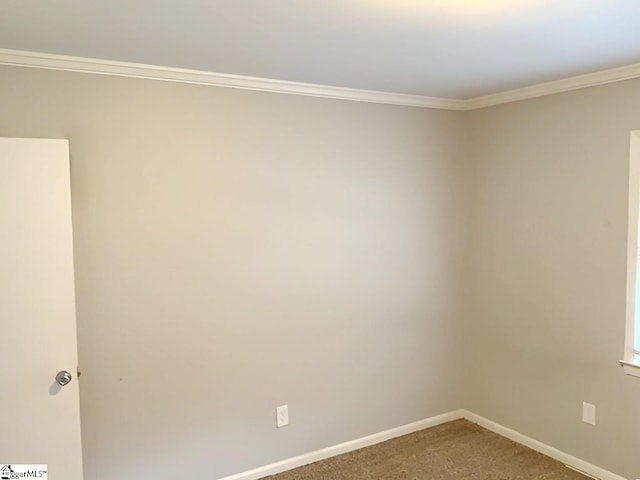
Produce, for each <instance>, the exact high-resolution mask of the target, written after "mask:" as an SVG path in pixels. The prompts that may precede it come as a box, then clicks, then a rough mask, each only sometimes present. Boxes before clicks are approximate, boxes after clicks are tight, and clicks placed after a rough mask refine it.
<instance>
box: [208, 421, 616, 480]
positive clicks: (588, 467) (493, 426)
mask: <svg viewBox="0 0 640 480" xmlns="http://www.w3.org/2000/svg"><path fill="white" fill-rule="evenodd" d="M461 418H464V419H467V420H469V421H470V422H473V423H477V424H478V425H480V426H481V427H484V428H486V429H487V430H491V431H492V432H495V433H497V434H499V435H502V436H503V437H506V438H508V439H510V440H513V441H514V442H517V443H520V444H522V445H524V446H526V447H529V448H531V449H533V450H535V451H537V452H540V453H542V454H544V455H547V456H548V457H551V458H553V459H555V460H558V461H559V462H562V463H564V464H565V465H567V466H569V467H572V468H573V469H576V470H579V471H582V472H584V473H586V474H588V475H589V476H593V477H595V478H597V479H599V480H627V479H626V478H624V477H621V476H620V475H617V474H615V473H612V472H609V471H608V470H605V469H603V468H600V467H598V466H596V465H593V464H591V463H589V462H586V461H584V460H581V459H579V458H577V457H574V456H573V455H569V454H568V453H565V452H562V451H560V450H558V449H557V448H554V447H552V446H550V445H547V444H545V443H542V442H540V441H538V440H535V439H533V438H531V437H528V436H526V435H523V434H522V433H520V432H517V431H515V430H512V429H510V428H507V427H505V426H503V425H500V424H498V423H496V422H493V421H491V420H489V419H487V418H484V417H482V416H480V415H477V414H475V413H473V412H470V411H468V410H463V409H461V410H454V411H451V412H447V413H444V414H442V415H436V416H435V417H430V418H427V419H424V420H420V421H418V422H413V423H409V424H407V425H402V426H400V427H397V428H392V429H390V430H385V431H383V432H379V433H374V434H372V435H367V436H366V437H362V438H358V439H355V440H351V441H349V442H344V443H340V444H338V445H334V446H331V447H327V448H323V449H321V450H316V451H314V452H309V453H305V454H303V455H298V456H296V457H292V458H288V459H286V460H282V461H279V462H275V463H271V464H269V465H264V466H262V467H258V468H254V469H252V470H247V471H246V472H242V473H237V474H235V475H230V476H227V477H223V478H220V479H219V480H258V479H260V478H263V477H266V476H268V475H275V474H277V473H280V472H285V471H287V470H291V469H293V468H297V467H301V466H303V465H308V464H309V463H313V462H318V461H320V460H325V459H327V458H331V457H335V456H336V455H341V454H343V453H347V452H352V451H354V450H358V449H360V448H364V447H369V446H371V445H375V444H377V443H380V442H384V441H386V440H391V439H392V438H396V437H401V436H402V435H408V434H410V433H413V432H417V431H420V430H424V429H425V428H430V427H435V426H436V425H441V424H443V423H446V422H451V421H453V420H459V419H461Z"/></svg>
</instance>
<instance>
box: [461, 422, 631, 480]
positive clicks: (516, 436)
mask: <svg viewBox="0 0 640 480" xmlns="http://www.w3.org/2000/svg"><path fill="white" fill-rule="evenodd" d="M462 416H463V417H464V418H466V419H467V420H469V421H470V422H473V423H477V424H478V425H480V426H481V427H484V428H486V429H487V430H491V431H492V432H495V433H497V434H499V435H502V436H503V437H506V438H508V439H510V440H513V441H514V442H518V443H520V444H522V445H524V446H526V447H529V448H531V449H533V450H535V451H537V452H540V453H542V454H544V455H546V456H548V457H551V458H553V459H555V460H558V461H559V462H562V463H564V464H565V465H567V466H569V467H571V468H573V469H575V470H578V471H581V472H584V473H587V474H589V475H591V476H593V477H595V478H597V479H599V480H627V479H626V478H624V477H621V476H620V475H617V474H615V473H612V472H609V471H607V470H605V469H603V468H600V467H597V466H595V465H593V464H591V463H589V462H585V461H584V460H580V459H579V458H576V457H574V456H573V455H569V454H568V453H565V452H562V451H560V450H558V449H557V448H553V447H551V446H549V445H547V444H545V443H542V442H539V441H538V440H534V439H533V438H531V437H527V436H526V435H523V434H522V433H520V432H516V431H515V430H512V429H510V428H507V427H504V426H502V425H500V424H498V423H496V422H492V421H491V420H488V419H486V418H484V417H481V416H480V415H476V414H475V413H473V412H469V411H468V410H463V415H462Z"/></svg>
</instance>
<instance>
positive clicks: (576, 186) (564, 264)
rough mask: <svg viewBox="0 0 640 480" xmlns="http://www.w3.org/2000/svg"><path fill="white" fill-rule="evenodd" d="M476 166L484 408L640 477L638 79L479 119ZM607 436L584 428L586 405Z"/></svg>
mask: <svg viewBox="0 0 640 480" xmlns="http://www.w3.org/2000/svg"><path fill="white" fill-rule="evenodd" d="M469 121H470V125H469V128H470V132H471V137H472V138H471V143H470V145H472V149H471V150H472V152H471V155H472V157H473V161H474V162H475V164H476V172H475V179H476V191H475V194H474V198H475V200H474V201H473V205H474V211H473V216H474V218H475V223H474V234H473V235H472V238H473V239H474V243H475V245H476V248H475V249H474V257H475V262H474V264H475V268H474V273H473V277H472V278H473V282H472V284H473V285H475V287H476V288H475V302H474V303H473V310H474V314H473V315H472V318H469V319H468V327H469V330H468V333H469V337H468V339H467V345H468V346H469V349H468V351H469V353H470V355H469V360H470V364H471V365H473V366H474V367H473V368H472V369H470V370H469V373H470V377H469V385H470V386H471V387H470V390H469V393H470V395H469V397H468V401H467V402H466V405H467V407H468V408H469V409H471V410H473V411H474V412H476V413H478V414H481V415H484V416H486V417H488V418H490V419H492V420H494V421H496V422H499V423H501V424H503V425H506V426H508V427H511V428H513V429H515V430H518V431H520V432H523V433H525V434H527V435H529V436H531V437H533V438H536V439H537V440H540V441H543V442H545V443H548V444H550V445H552V446H554V447H556V448H559V449H560V450H563V451H566V452H568V453H571V454H574V455H575V456H577V457H579V458H582V459H585V460H587V461H589V462H591V463H594V464H596V465H598V466H600V467H603V468H606V469H609V470H611V471H614V472H616V473H618V474H621V475H625V476H626V477H627V478H630V479H635V478H638V477H640V453H639V450H638V445H640V379H638V378H633V377H630V376H626V375H624V374H623V372H622V369H621V367H620V366H619V365H618V363H617V362H618V360H619V359H620V358H621V357H622V354H623V345H624V321H625V320H624V319H625V288H626V287H625V282H626V273H625V269H626V238H627V236H626V235H627V228H626V222H627V217H626V215H627V186H628V184H627V182H628V180H627V178H628V177H627V175H628V162H629V132H630V131H631V130H634V129H640V81H628V82H622V83H617V84H613V85H608V86H602V87H597V88H590V89H585V90H579V91H574V92H570V93H565V94H561V95H554V96H548V97H544V98H540V99H536V100H530V101H526V102H518V103H513V104H508V105H503V106H499V107H494V108H488V109H484V110H480V111H476V112H471V113H469ZM583 401H587V402H589V403H594V404H595V405H596V407H597V426H595V427H593V426H589V425H587V424H585V423H582V421H581V409H582V402H583Z"/></svg>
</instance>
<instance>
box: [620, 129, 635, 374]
mask: <svg viewBox="0 0 640 480" xmlns="http://www.w3.org/2000/svg"><path fill="white" fill-rule="evenodd" d="M630 136H631V142H630V148H629V191H628V192H629V193H628V210H627V299H626V300H627V305H626V329H625V342H624V360H623V361H622V362H621V363H622V364H623V367H624V371H625V373H628V374H630V375H635V376H640V374H639V373H638V372H639V371H640V370H635V369H634V368H633V367H634V366H636V365H635V360H636V354H635V345H634V343H635V328H636V325H635V323H636V308H638V306H637V305H636V304H635V303H636V282H637V281H638V279H637V278H636V272H637V261H638V215H639V213H640V211H639V207H640V130H636V131H632V132H631V135H630ZM636 367H637V366H636Z"/></svg>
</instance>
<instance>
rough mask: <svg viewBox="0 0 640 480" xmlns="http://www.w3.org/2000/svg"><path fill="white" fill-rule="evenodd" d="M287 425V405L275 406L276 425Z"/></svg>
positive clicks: (278, 426)
mask: <svg viewBox="0 0 640 480" xmlns="http://www.w3.org/2000/svg"><path fill="white" fill-rule="evenodd" d="M287 425H289V405H282V406H280V407H277V408H276V427H277V428H280V427H285V426H287Z"/></svg>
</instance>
